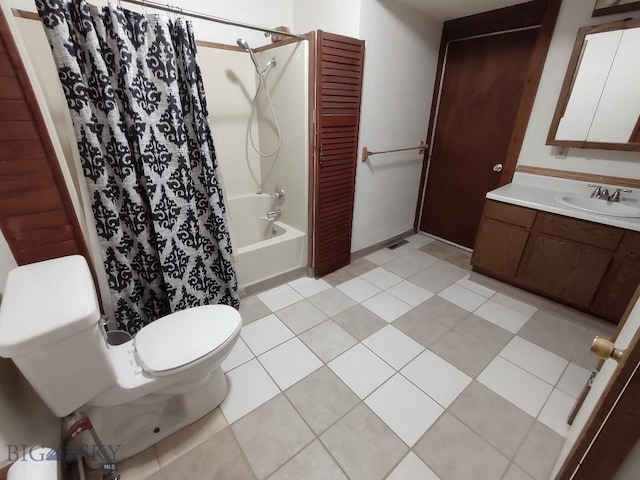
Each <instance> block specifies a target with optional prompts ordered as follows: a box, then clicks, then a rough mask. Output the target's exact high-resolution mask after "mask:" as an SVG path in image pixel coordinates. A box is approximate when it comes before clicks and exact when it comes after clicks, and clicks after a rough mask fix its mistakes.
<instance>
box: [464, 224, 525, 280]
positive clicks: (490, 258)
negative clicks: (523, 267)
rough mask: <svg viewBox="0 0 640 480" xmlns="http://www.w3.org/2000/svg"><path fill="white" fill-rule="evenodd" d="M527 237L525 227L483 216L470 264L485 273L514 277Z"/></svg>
mask: <svg viewBox="0 0 640 480" xmlns="http://www.w3.org/2000/svg"><path fill="white" fill-rule="evenodd" d="M527 238H529V230H528V229H526V228H522V227H518V226H515V225H509V224H507V223H502V222H498V221H496V220H492V219H490V218H485V219H484V220H483V221H482V223H481V225H480V230H479V232H478V237H477V238H476V244H475V248H474V250H473V257H471V264H472V265H473V266H474V267H477V268H478V269H480V270H484V271H486V272H487V273H493V274H495V275H499V276H500V277H505V278H511V279H512V278H514V277H515V275H516V271H517V270H518V265H519V264H520V258H521V257H522V252H523V251H524V247H525V245H526V244H527Z"/></svg>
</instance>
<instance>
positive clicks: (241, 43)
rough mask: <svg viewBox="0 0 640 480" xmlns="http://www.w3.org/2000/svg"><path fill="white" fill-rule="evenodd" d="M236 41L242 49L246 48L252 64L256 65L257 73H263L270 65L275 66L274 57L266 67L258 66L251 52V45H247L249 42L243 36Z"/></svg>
mask: <svg viewBox="0 0 640 480" xmlns="http://www.w3.org/2000/svg"><path fill="white" fill-rule="evenodd" d="M236 43H237V44H238V46H239V47H240V48H242V49H243V50H246V51H247V52H248V53H249V56H250V57H251V61H252V62H253V65H254V66H255V67H256V72H258V75H264V74H265V73H266V72H267V71H268V70H269V69H270V68H271V67H275V66H276V62H275V58H274V59H273V60H272V61H270V62H269V63H267V66H266V67H264V68H262V67H260V65H259V64H258V60H257V59H256V57H255V55H254V54H253V50H251V47H249V43H247V41H246V40H245V39H244V38H239V39H238V40H236Z"/></svg>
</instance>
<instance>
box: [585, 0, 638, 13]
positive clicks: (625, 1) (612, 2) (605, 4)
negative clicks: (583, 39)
mask: <svg viewBox="0 0 640 480" xmlns="http://www.w3.org/2000/svg"><path fill="white" fill-rule="evenodd" d="M639 9H640V1H638V0H597V1H596V4H595V6H594V7H593V15H592V16H593V17H599V16H602V15H611V14H613V13H622V12H631V11H632V10H639Z"/></svg>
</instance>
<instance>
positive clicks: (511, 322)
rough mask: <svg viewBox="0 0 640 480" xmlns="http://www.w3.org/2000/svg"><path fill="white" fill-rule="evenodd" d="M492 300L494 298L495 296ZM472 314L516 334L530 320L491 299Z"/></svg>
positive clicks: (527, 316) (528, 316)
mask: <svg viewBox="0 0 640 480" xmlns="http://www.w3.org/2000/svg"><path fill="white" fill-rule="evenodd" d="M496 295H497V294H496ZM493 298H495V295H494V296H493ZM473 313H475V314H476V315H477V316H478V317H480V318H484V319H485V320H486V321H488V322H491V323H493V324H495V325H497V326H499V327H502V328H504V329H505V330H508V331H510V332H511V333H518V332H519V331H520V329H521V328H522V327H523V326H524V324H525V323H527V320H529V318H531V316H530V315H525V314H522V313H520V312H517V311H515V310H512V309H511V308H509V307H505V306H504V305H501V304H500V303H498V302H496V301H494V300H493V299H491V300H489V301H487V302H486V303H485V304H484V305H482V306H481V307H480V308H478V309H477V310H476V311H475V312H473Z"/></svg>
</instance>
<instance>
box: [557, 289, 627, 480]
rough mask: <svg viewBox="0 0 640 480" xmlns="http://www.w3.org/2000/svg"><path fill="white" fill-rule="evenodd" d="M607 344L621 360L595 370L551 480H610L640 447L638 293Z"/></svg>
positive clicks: (609, 361)
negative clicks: (611, 345)
mask: <svg viewBox="0 0 640 480" xmlns="http://www.w3.org/2000/svg"><path fill="white" fill-rule="evenodd" d="M611 340H612V341H613V342H614V343H615V348H617V349H619V350H622V351H623V352H624V354H623V355H622V358H620V359H619V360H618V361H617V363H616V361H614V360H613V359H612V358H610V359H607V360H605V361H604V363H601V365H600V367H599V368H598V370H599V373H598V374H597V376H596V377H595V379H594V380H593V382H592V383H590V387H589V391H588V393H587V394H586V397H585V398H584V399H582V400H583V403H582V404H581V406H580V407H579V408H580V409H579V411H578V414H577V415H576V417H575V419H574V421H573V424H572V425H571V428H570V429H569V433H568V434H567V437H566V439H565V444H564V446H563V448H562V451H561V453H560V457H559V458H558V462H557V464H556V469H557V470H558V473H557V475H555V476H553V479H554V480H595V479H598V480H610V479H612V478H614V476H615V474H616V472H617V471H618V469H619V468H620V466H621V465H622V463H623V462H624V459H625V457H627V455H628V454H629V452H630V451H631V450H632V448H633V447H634V445H636V443H637V442H638V441H640V409H638V404H639V402H640V370H639V369H638V365H640V288H639V289H637V290H636V292H635V294H634V296H633V298H632V299H631V302H630V304H629V306H628V308H627V310H626V312H625V314H624V316H623V318H622V321H621V322H620V324H619V325H618V329H617V331H616V333H615V335H614V337H613V338H612V339H611ZM633 478H637V476H636V477H633Z"/></svg>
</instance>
